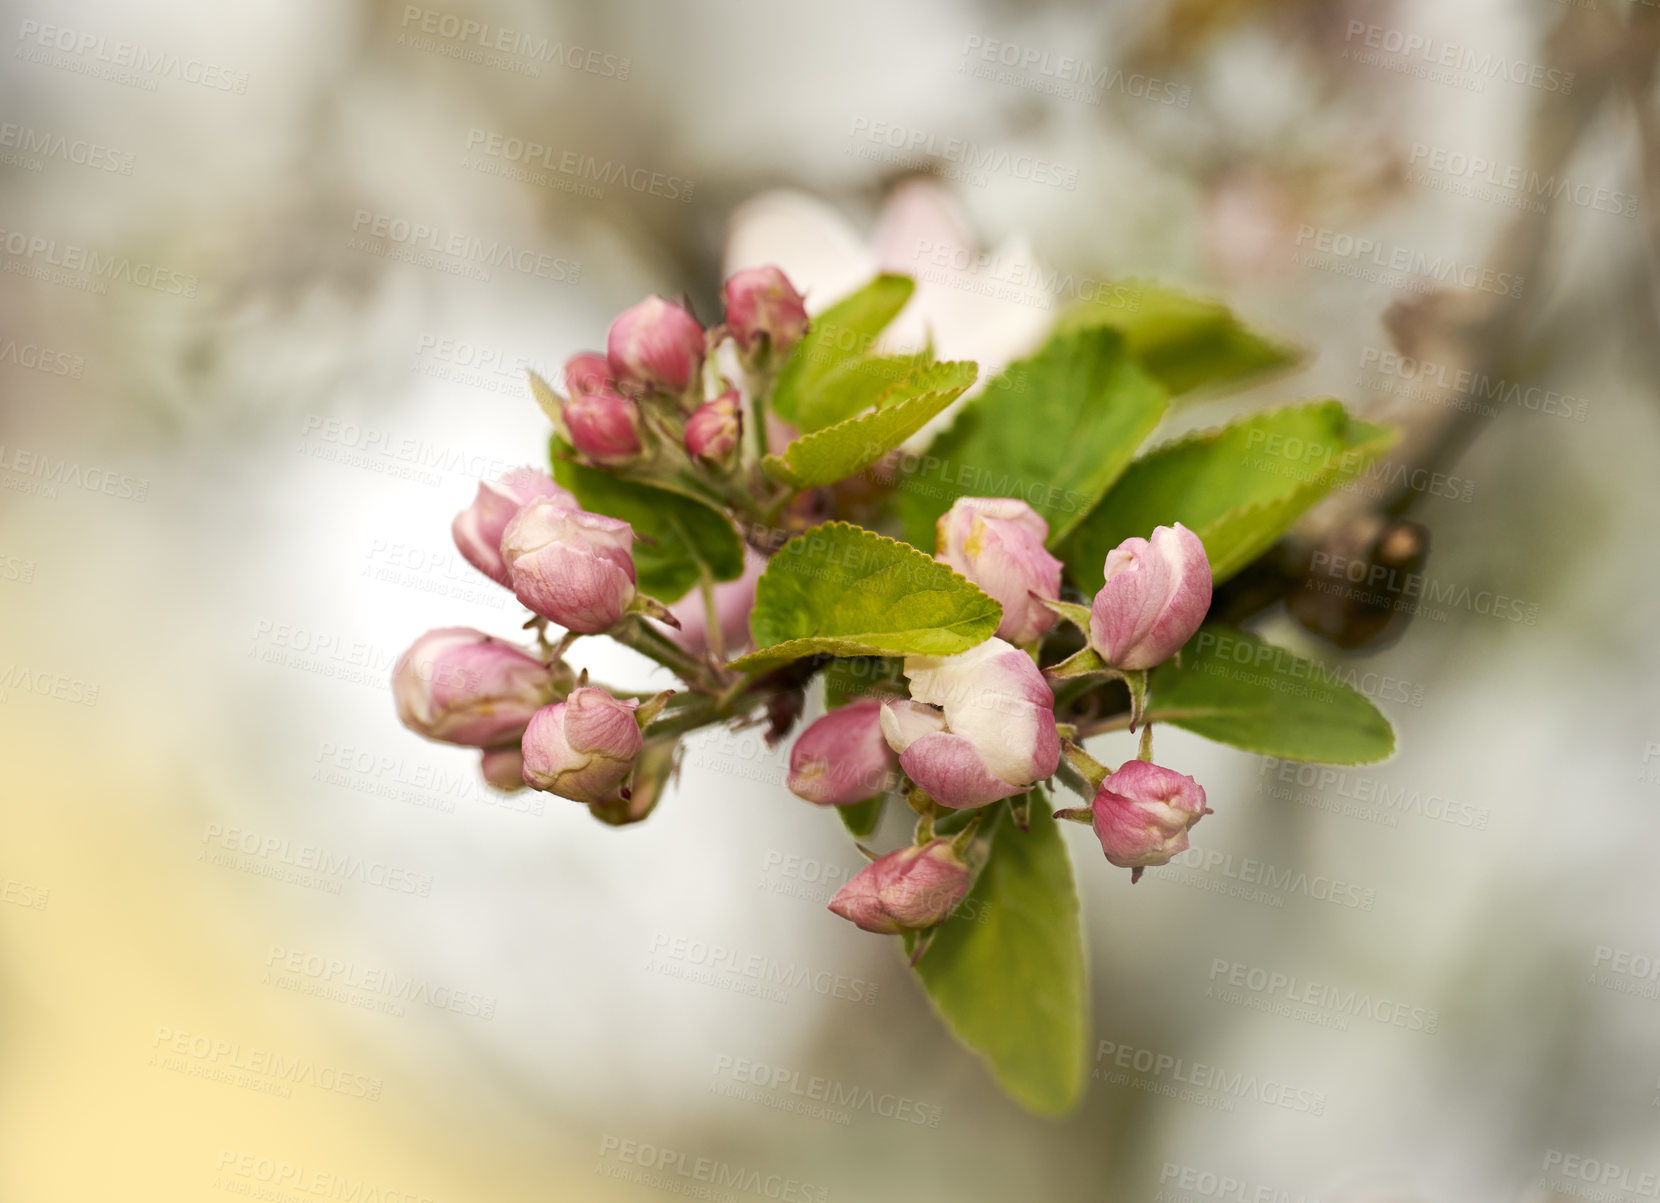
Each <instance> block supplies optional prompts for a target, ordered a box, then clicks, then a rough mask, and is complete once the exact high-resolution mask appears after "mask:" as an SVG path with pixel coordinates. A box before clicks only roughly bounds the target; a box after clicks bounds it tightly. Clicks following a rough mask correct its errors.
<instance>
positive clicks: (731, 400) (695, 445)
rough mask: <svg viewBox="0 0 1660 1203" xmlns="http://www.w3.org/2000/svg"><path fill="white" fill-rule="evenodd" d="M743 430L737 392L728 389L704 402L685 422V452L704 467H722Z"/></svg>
mask: <svg viewBox="0 0 1660 1203" xmlns="http://www.w3.org/2000/svg"><path fill="white" fill-rule="evenodd" d="M743 429H744V416H743V407H742V405H741V404H740V403H739V400H738V390H737V389H727V390H726V392H724V393H722V394H721V395H720V396H718V397H716V398H715V399H714V400H713V401H708V402H705V403H704V404H702V405H700V406H698V407H697V409H695V410H693V411H692V416H691V417H689V418H687V419H686V453H687V454H688V455H690V456H691V457H692V458H693V459H696V460H702V461H703V462H704V463H706V464H711V465H715V466H723V465H725V464H727V463H729V462H730V461H731V459H732V456H733V454H734V453H735V452H736V451H737V450H738V439H739V438H740V437H742V435H743Z"/></svg>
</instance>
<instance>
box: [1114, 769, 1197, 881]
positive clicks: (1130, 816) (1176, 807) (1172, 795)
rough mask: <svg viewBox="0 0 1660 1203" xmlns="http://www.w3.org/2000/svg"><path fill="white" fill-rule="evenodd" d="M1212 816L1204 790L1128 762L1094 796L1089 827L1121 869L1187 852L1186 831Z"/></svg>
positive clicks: (1187, 779)
mask: <svg viewBox="0 0 1660 1203" xmlns="http://www.w3.org/2000/svg"><path fill="white" fill-rule="evenodd" d="M1210 813H1211V812H1210V811H1209V810H1208V809H1207V808H1206V806H1205V791H1204V788H1203V787H1202V786H1201V785H1200V784H1199V783H1198V782H1197V781H1195V780H1193V778H1191V777H1185V776H1183V775H1182V774H1181V773H1178V772H1176V771H1175V770H1174V769H1166V768H1160V767H1159V766H1158V765H1156V764H1149V763H1148V762H1147V761H1145V760H1131V761H1128V762H1126V763H1125V764H1124V766H1123V767H1122V768H1120V769H1119V770H1118V771H1117V772H1116V773H1112V774H1110V775H1109V776H1108V777H1107V778H1106V779H1105V780H1104V781H1102V782H1101V787H1100V788H1099V789H1098V790H1096V791H1095V800H1094V801H1093V802H1092V803H1091V804H1090V815H1091V823H1092V825H1093V826H1094V828H1095V835H1096V838H1097V839H1099V840H1100V841H1101V851H1103V852H1105V853H1106V854H1107V860H1108V861H1109V862H1111V863H1112V864H1115V865H1117V866H1118V867H1119V868H1120V869H1134V870H1135V874H1134V876H1133V877H1132V879H1131V880H1134V879H1135V878H1139V877H1140V876H1141V871H1142V869H1144V868H1146V867H1147V866H1149V865H1164V864H1169V863H1170V860H1171V858H1173V857H1175V856H1176V855H1177V854H1179V853H1182V852H1186V851H1187V830H1188V828H1190V827H1192V826H1193V825H1194V824H1195V823H1197V822H1198V821H1199V820H1200V819H1202V818H1204V817H1205V816H1206V815H1208V814H1210Z"/></svg>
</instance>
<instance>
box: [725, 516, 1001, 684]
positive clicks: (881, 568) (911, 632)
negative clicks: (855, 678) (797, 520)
mask: <svg viewBox="0 0 1660 1203" xmlns="http://www.w3.org/2000/svg"><path fill="white" fill-rule="evenodd" d="M1002 617H1003V607H1002V606H1000V605H998V604H997V603H996V602H995V601H993V600H992V599H991V598H989V597H987V596H986V595H985V594H984V593H981V592H980V590H979V589H977V588H975V587H974V586H973V585H972V584H970V583H969V582H968V581H967V580H965V579H964V578H963V577H961V576H958V575H957V574H956V573H955V572H952V571H951V569H949V568H947V567H946V566H945V565H944V564H941V563H940V562H939V561H938V560H935V559H934V558H933V557H932V556H926V555H923V554H922V553H921V552H920V551H918V550H917V549H916V548H914V547H908V546H906V545H905V544H903V543H900V542H898V541H896V540H894V539H889V538H885V537H884V536H882V535H878V534H876V533H875V532H874V531H868V530H865V529H864V528H863V527H859V526H853V525H851V524H850V523H846V522H826V523H824V524H823V525H822V526H815V527H813V528H812V529H811V530H809V531H805V532H804V533H802V534H800V535H797V536H796V537H795V538H793V539H791V540H790V541H789V542H788V543H786V544H784V546H783V547H782V548H780V549H779V550H778V552H777V554H776V555H774V556H773V557H772V560H771V561H770V562H769V563H768V564H767V570H766V571H765V572H764V573H762V574H761V579H760V581H759V582H757V584H756V587H755V609H754V611H753V612H752V613H751V614H750V616H749V628H750V631H751V633H752V634H753V635H754V638H755V648H756V650H755V651H753V652H750V653H749V654H748V655H747V656H741V657H739V658H738V659H736V660H734V661H733V662H732V667H734V668H738V669H743V670H745V671H749V670H754V669H762V668H769V667H772V666H775V665H778V664H782V663H786V662H788V661H790V660H795V659H798V658H800V657H802V656H811V655H815V654H820V653H823V654H827V655H831V656H896V655H897V656H905V655H915V656H954V655H956V654H957V653H958V652H965V651H967V650H968V649H969V648H971V647H973V646H974V645H975V644H977V643H981V642H984V641H985V640H986V639H988V638H990V637H991V635H992V633H993V632H994V631H996V630H997V624H998V622H999V621H1001V619H1002Z"/></svg>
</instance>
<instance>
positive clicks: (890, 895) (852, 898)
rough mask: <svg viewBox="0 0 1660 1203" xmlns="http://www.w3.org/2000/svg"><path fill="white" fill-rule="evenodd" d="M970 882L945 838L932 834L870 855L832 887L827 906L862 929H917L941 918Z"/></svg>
mask: <svg viewBox="0 0 1660 1203" xmlns="http://www.w3.org/2000/svg"><path fill="white" fill-rule="evenodd" d="M971 884H972V882H971V881H970V875H969V871H968V866H967V865H965V864H963V862H962V860H961V858H959V857H958V856H957V854H956V853H955V852H954V851H952V849H951V841H950V840H945V839H939V840H932V841H930V842H929V843H926V844H921V845H916V844H913V845H912V846H911V847H909V848H901V849H900V850H899V851H897V852H890V853H888V854H887V855H886V856H884V857H881V858H880V859H878V860H873V861H871V862H870V864H868V865H866V866H865V867H864V868H863V869H861V870H859V872H858V874H857V875H856V876H855V877H854V878H853V880H852V881H850V882H848V883H847V884H846V885H845V886H843V887H842V888H841V889H840V890H838V891H837V892H836V896H835V897H834V898H832V899H831V900H830V909H831V910H832V911H834V912H836V914H838V915H840V916H841V917H842V918H843V919H847V920H850V921H852V922H853V923H855V924H857V925H858V926H859V927H862V928H864V929H865V930H866V931H873V932H881V933H883V934H887V935H893V934H897V933H899V932H904V931H920V930H921V929H922V928H925V927H932V926H934V924H936V923H941V922H944V920H945V919H946V918H947V917H948V916H949V915H950V914H951V912H952V910H953V909H954V908H955V907H956V905H957V904H958V903H959V902H961V901H962V900H963V895H965V894H967V893H968V888H969V886H970V885H971Z"/></svg>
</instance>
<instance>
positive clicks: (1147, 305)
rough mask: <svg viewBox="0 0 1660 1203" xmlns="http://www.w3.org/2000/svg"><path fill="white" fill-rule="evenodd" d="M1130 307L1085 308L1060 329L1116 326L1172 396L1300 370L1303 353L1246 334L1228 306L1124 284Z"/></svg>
mask: <svg viewBox="0 0 1660 1203" xmlns="http://www.w3.org/2000/svg"><path fill="white" fill-rule="evenodd" d="M1113 292H1114V295H1115V296H1116V295H1118V294H1119V293H1125V294H1127V295H1128V296H1129V297H1131V298H1133V299H1134V301H1135V306H1134V308H1131V307H1130V306H1129V305H1123V306H1117V307H1114V306H1109V305H1105V304H1085V305H1079V306H1077V307H1075V308H1073V309H1071V310H1069V311H1068V312H1067V313H1066V314H1064V315H1063V316H1062V317H1061V319H1060V321H1059V322H1057V323H1056V324H1055V328H1056V330H1077V329H1082V328H1084V327H1087V326H1110V327H1112V328H1113V329H1114V330H1118V331H1120V332H1121V333H1122V334H1123V335H1124V338H1125V341H1126V342H1127V343H1128V344H1129V347H1130V353H1131V354H1132V355H1134V356H1135V357H1136V359H1137V360H1139V361H1140V362H1141V364H1142V366H1143V367H1145V368H1146V369H1147V371H1148V373H1149V374H1151V375H1152V377H1153V378H1154V379H1155V380H1157V381H1158V382H1159V383H1161V384H1163V385H1164V387H1165V388H1167V389H1169V390H1170V392H1171V393H1188V392H1192V391H1194V390H1197V389H1200V388H1204V389H1205V390H1206V391H1207V392H1224V391H1227V390H1229V389H1234V388H1239V387H1240V386H1242V385H1243V384H1245V383H1246V382H1249V381H1254V380H1258V379H1261V378H1263V377H1265V376H1268V375H1271V374H1273V373H1275V372H1280V371H1285V370H1287V369H1289V368H1293V367H1295V366H1296V365H1297V364H1299V363H1301V362H1302V360H1303V352H1302V350H1301V348H1298V347H1294V346H1292V345H1291V344H1290V343H1284V342H1280V341H1278V340H1276V339H1271V338H1268V337H1267V336H1265V335H1262V334H1258V333H1256V332H1254V331H1252V330H1249V329H1247V328H1246V327H1245V326H1244V325H1243V324H1242V323H1241V322H1240V321H1239V319H1238V318H1236V317H1235V316H1234V315H1233V313H1232V311H1231V310H1229V309H1228V307H1227V306H1226V305H1223V304H1222V303H1221V302H1219V301H1212V300H1209V299H1207V298H1205V297H1196V296H1193V295H1191V294H1189V293H1185V292H1178V291H1176V290H1175V289H1173V288H1165V287H1163V286H1161V285H1158V284H1153V283H1150V282H1147V281H1143V280H1132V281H1126V282H1125V287H1124V288H1122V289H1114V290H1113Z"/></svg>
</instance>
